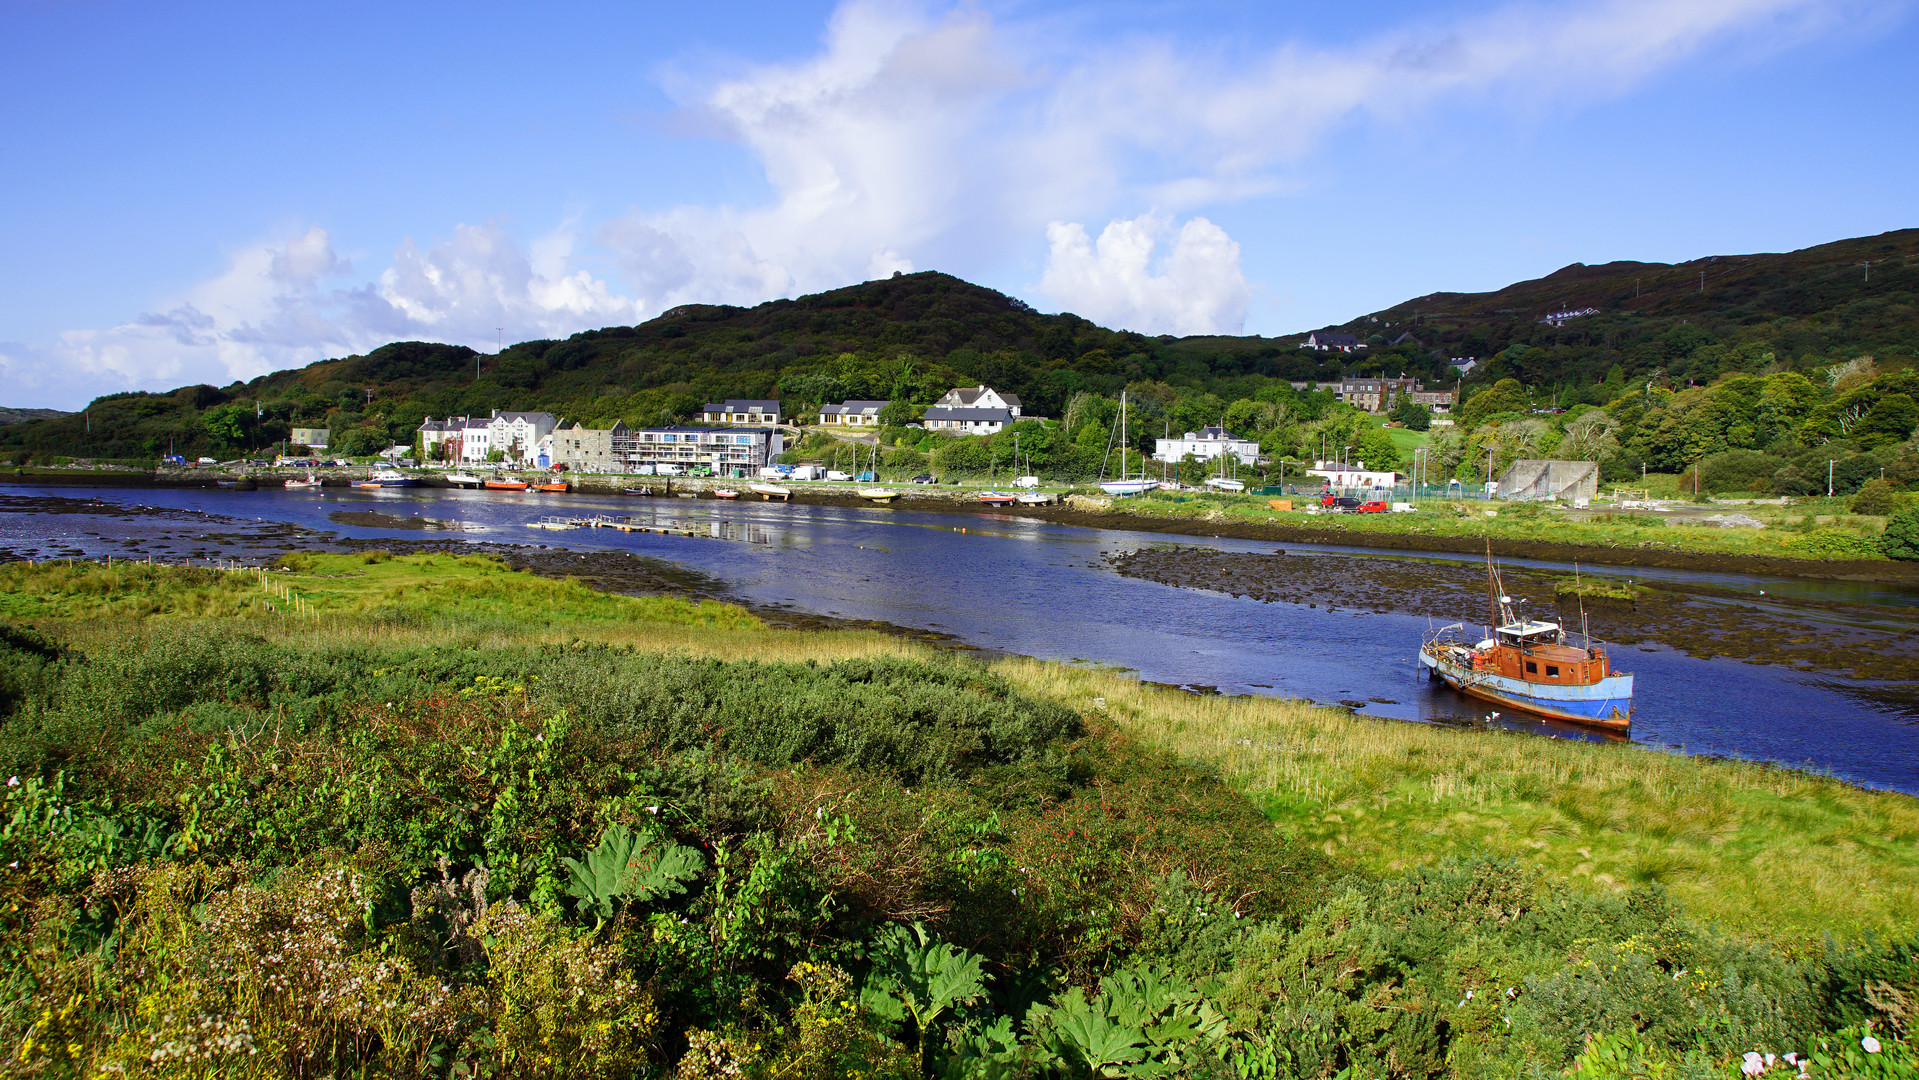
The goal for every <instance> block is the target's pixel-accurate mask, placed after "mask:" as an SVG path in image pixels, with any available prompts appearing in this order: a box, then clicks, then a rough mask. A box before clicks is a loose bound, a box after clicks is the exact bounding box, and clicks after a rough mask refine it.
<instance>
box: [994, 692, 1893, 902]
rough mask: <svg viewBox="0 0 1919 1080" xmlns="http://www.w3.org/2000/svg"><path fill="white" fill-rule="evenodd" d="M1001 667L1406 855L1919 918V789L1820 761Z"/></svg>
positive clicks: (1400, 863)
mask: <svg viewBox="0 0 1919 1080" xmlns="http://www.w3.org/2000/svg"><path fill="white" fill-rule="evenodd" d="M998 670H999V672H1000V673H1001V674H1002V675H1004V676H1005V677H1007V678H1008V679H1009V680H1010V681H1012V682H1013V683H1014V684H1015V685H1018V686H1021V687H1023V688H1025V689H1027V690H1029V691H1031V692H1033V693H1036V694H1039V695H1043V696H1047V697H1051V698H1054V699H1055V700H1059V701H1063V702H1065V703H1067V704H1068V705H1071V706H1073V707H1075V708H1079V709H1083V710H1087V711H1089V712H1092V713H1094V714H1103V715H1105V716H1107V717H1110V718H1111V722H1112V723H1114V724H1115V725H1117V726H1118V727H1120V728H1121V729H1122V730H1125V731H1128V732H1129V733H1132V734H1133V735H1135V736H1136V737H1138V738H1140V739H1141V740H1143V741H1145V742H1147V743H1148V744H1151V745H1156V746H1160V747H1164V748H1166V749H1169V750H1171V751H1173V752H1175V753H1178V754H1180V755H1182V756H1184V757H1187V758H1190V759H1193V760H1196V761H1200V762H1204V763H1207V764H1210V765H1212V766H1214V767H1216V768H1218V769H1219V770H1221V772H1222V774H1223V775H1225V776H1227V777H1229V778H1231V779H1232V780H1234V781H1235V782H1236V783H1238V784H1240V785H1241V786H1242V787H1243V788H1244V789H1245V790H1246V791H1247V793H1248V794H1249V795H1250V796H1251V797H1252V798H1254V799H1255V800H1256V801H1259V802H1260V803H1262V804H1263V805H1264V806H1265V808H1266V810H1267V812H1268V815H1269V816H1270V817H1271V818H1272V819H1273V821H1274V822H1275V823H1276V824H1277V826H1278V827H1279V828H1281V829H1283V830H1287V831H1289V832H1291V833H1293V834H1294V835H1296V836H1298V837H1300V838H1301V839H1305V840H1309V841H1311V842H1312V843H1314V844H1316V845H1317V846H1319V847H1320V848H1321V849H1322V850H1324V851H1326V852H1327V853H1328V854H1335V855H1345V856H1348V857H1350V858H1352V859H1354V860H1357V861H1358V862H1359V863H1360V865H1362V866H1364V867H1366V868H1367V869H1369V870H1372V871H1375V872H1381V873H1387V872H1392V871H1397V870H1403V869H1406V868H1408V867H1413V866H1419V865H1428V864H1434V863H1437V862H1440V861H1443V860H1445V859H1447V858H1448V857H1452V856H1468V855H1474V854H1480V853H1486V854H1492V855H1497V856H1505V857H1510V858H1514V859H1518V860H1520V861H1522V862H1523V863H1524V864H1526V865H1528V866H1532V867H1536V868H1538V869H1539V870H1541V871H1543V872H1544V873H1546V874H1548V875H1551V876H1554V877H1559V878H1563V879H1567V880H1571V881H1574V882H1579V883H1584V884H1586V885H1587V886H1588V887H1590V888H1592V889H1594V890H1597V891H1610V892H1619V891H1624V890H1626V889H1628V888H1630V887H1631V886H1632V885H1634V884H1635V883H1641V882H1646V883H1653V882H1656V883H1658V884H1661V885H1663V886H1665V887H1666V888H1667V889H1668V890H1670V891H1671V893H1672V894H1673V896H1675V897H1676V898H1677V899H1679V900H1680V901H1681V902H1682V903H1683V904H1685V906H1686V908H1687V909H1688V910H1689V911H1690V912H1692V913H1693V914H1695V915H1698V916H1701V917H1705V918H1709V919H1715V920H1718V921H1720V922H1722V923H1724V924H1725V925H1727V926H1731V927H1738V928H1741V929H1743V930H1746V931H1748V932H1751V933H1754V934H1759V935H1764V936H1769V937H1772V938H1775V939H1782V940H1783V939H1793V938H1803V937H1814V936H1817V935H1820V934H1822V933H1826V932H1831V933H1834V934H1836V935H1839V936H1841V937H1856V936H1858V935H1861V934H1863V933H1866V932H1869V931H1871V932H1886V931H1891V930H1895V929H1903V930H1906V931H1910V930H1911V929H1912V928H1914V927H1915V926H1919V904H1915V902H1914V899H1913V898H1914V897H1915V896H1919V801H1916V800H1914V799H1912V798H1910V797H1908V796H1905V795H1899V794H1894V793H1887V792H1875V791H1866V790H1862V789H1859V788H1855V787H1852V786H1850V785H1847V784H1844V783H1841V782H1839V781H1836V780H1831V779H1827V778H1824V777H1819V776H1815V775H1812V774H1809V773H1804V772H1799V771H1794V770H1787V769H1779V768H1772V767H1767V766H1763V765H1752V764H1745V763H1739V762H1727V761H1709V760H1702V759H1698V758H1685V757H1677V756H1670V755H1666V754H1661V753H1655V752H1652V751H1648V750H1645V749H1642V748H1639V747H1635V746H1623V745H1604V744H1595V743H1584V742H1574V741H1567V740H1559V741H1550V742H1548V741H1543V740H1540V739H1538V738H1536V737H1531V736H1521V735H1512V734H1500V733H1491V732H1476V731H1456V730H1450V729H1445V728H1437V727H1430V726H1425V725H1418V724H1408V723H1402V722H1397V721H1389V720H1374V719H1368V718H1365V717H1360V716H1355V715H1352V714H1349V713H1346V712H1344V711H1341V710H1333V709H1326V708H1321V707H1317V706H1313V705H1309V704H1306V703H1302V702H1289V701H1275V700H1270V699H1263V698H1223V697H1196V696H1193V695H1190V694H1184V693H1181V692H1178V691H1167V690H1158V689H1155V688H1151V687H1146V686H1142V685H1141V684H1140V683H1139V682H1138V680H1137V679H1134V678H1131V677H1128V676H1125V675H1121V674H1116V673H1112V672H1101V671H1093V670H1087V669H1082V668H1074V667H1067V666H1063V665H1059V664H1047V663H1039V662H1036V661H1030V660H1007V661H1004V662H1002V663H1001V664H1000V665H999V667H998Z"/></svg>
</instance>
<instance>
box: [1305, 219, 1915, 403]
mask: <svg viewBox="0 0 1919 1080" xmlns="http://www.w3.org/2000/svg"><path fill="white" fill-rule="evenodd" d="M1915 259H1919V229H1902V230H1899V231H1897V232H1888V233H1882V234H1880V235H1878V236H1869V237H1859V238H1856V239H1851V240H1840V241H1837V242H1834V243H1830V244H1821V245H1819V246H1817V247H1810V248H1805V249H1803V250H1800V251H1794V252H1788V253H1785V254H1755V255H1715V256H1710V257H1708V258H1703V259H1695V260H1693V261H1691V262H1683V263H1642V262H1613V263H1606V264H1604V265H1601V266H1587V265H1585V264H1584V263H1574V264H1573V265H1571V266H1568V267H1565V268H1564V269H1561V270H1558V271H1555V272H1554V273H1551V274H1548V275H1547V276H1545V277H1543V278H1537V279H1534V280H1531V281H1521V282H1518V283H1515V284H1512V285H1508V286H1506V287H1505V288H1503V289H1500V290H1498V291H1496V292H1489V293H1451V292H1440V293H1429V294H1427V295H1425V296H1421V297H1418V298H1416V299H1412V300H1408V301H1406V302H1404V303H1401V304H1396V305H1394V306H1392V307H1390V308H1387V309H1385V310H1383V311H1378V312H1374V313H1372V314H1371V315H1366V316H1362V317H1360V318H1358V319H1354V320H1353V321H1351V322H1349V323H1346V324H1344V325H1343V326H1339V327H1332V328H1329V329H1334V330H1339V331H1343V332H1347V333H1352V334H1356V335H1358V336H1359V337H1360V338H1361V339H1362V340H1371V341H1373V342H1374V343H1375V344H1380V345H1383V344H1385V343H1387V342H1389V341H1392V340H1394V339H1396V338H1398V337H1399V336H1400V335H1402V334H1406V333H1410V334H1411V335H1412V336H1413V338H1414V339H1415V340H1417V342H1418V343H1419V346H1420V347H1421V348H1424V349H1427V350H1436V351H1439V352H1441V353H1443V354H1444V355H1446V356H1448V357H1464V356H1473V357H1479V358H1481V360H1482V361H1486V360H1491V361H1493V362H1492V363H1491V364H1487V365H1485V366H1482V367H1481V368H1480V369H1479V370H1477V371H1475V372H1474V373H1473V376H1472V377H1471V378H1470V379H1469V380H1468V386H1469V387H1470V386H1471V385H1472V384H1473V383H1475V382H1480V383H1488V384H1489V383H1491V382H1494V381H1497V380H1498V379H1501V378H1516V379H1518V380H1519V381H1521V382H1523V383H1525V384H1527V385H1529V386H1534V387H1542V388H1559V389H1561V390H1562V391H1563V390H1572V389H1576V388H1578V387H1582V386H1583V387H1590V386H1593V385H1594V384H1597V383H1601V382H1603V381H1604V380H1605V379H1606V377H1607V375H1608V374H1609V373H1610V372H1611V370H1612V369H1613V368H1614V367H1615V366H1616V367H1618V368H1619V369H1620V374H1621V375H1622V376H1623V377H1624V379H1625V380H1626V381H1637V382H1640V383H1643V382H1644V381H1645V380H1646V379H1648V378H1655V379H1660V380H1671V381H1672V382H1674V383H1675V384H1676V385H1678V386H1682V387H1683V386H1685V385H1687V384H1688V383H1691V382H1698V383H1705V382H1709V381H1711V380H1712V379H1713V378H1715V377H1717V376H1719V375H1721V374H1723V373H1725V372H1728V371H1748V372H1753V373H1755V374H1757V373H1761V372H1764V371H1766V370H1768V369H1770V370H1804V369H1809V368H1812V367H1817V366H1823V365H1825V364H1829V363H1831V362H1832V361H1834V360H1849V359H1852V358H1854V357H1856V356H1860V355H1866V354H1871V355H1874V357H1875V359H1876V360H1877V361H1878V364H1879V366H1880V367H1881V368H1899V367H1907V366H1911V365H1912V363H1913V361H1914V360H1915V359H1919V264H1916V263H1915ZM1586 309H1592V313H1591V314H1584V315H1578V316H1575V317H1573V318H1569V319H1564V320H1560V321H1558V322H1557V323H1552V322H1546V321H1544V320H1545V319H1546V317H1547V316H1548V315H1550V314H1552V313H1554V312H1577V311H1583V310H1586ZM1589 400H1591V401H1592V402H1593V403H1594V404H1602V403H1603V402H1601V401H1600V400H1598V398H1597V396H1594V397H1591V398H1589ZM1563 403H1564V401H1563V398H1562V404H1563Z"/></svg>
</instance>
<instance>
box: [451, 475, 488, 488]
mask: <svg viewBox="0 0 1919 1080" xmlns="http://www.w3.org/2000/svg"><path fill="white" fill-rule="evenodd" d="M446 482H447V483H449V484H452V485H453V486H454V487H459V488H476V487H479V486H480V478H479V477H477V476H475V475H473V474H472V473H463V472H456V473H447V474H446Z"/></svg>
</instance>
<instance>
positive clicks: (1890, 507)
mask: <svg viewBox="0 0 1919 1080" xmlns="http://www.w3.org/2000/svg"><path fill="white" fill-rule="evenodd" d="M1897 508H1898V502H1897V501H1896V500H1895V499H1894V498H1893V494H1892V485H1891V484H1889V483H1887V482H1886V481H1884V480H1868V481H1866V482H1865V483H1864V484H1861V485H1860V486H1859V494H1857V495H1854V496H1853V497H1852V512H1853V513H1855V514H1870V515H1873V516H1884V515H1886V514H1890V513H1892V512H1893V511H1894V510H1895V509H1897Z"/></svg>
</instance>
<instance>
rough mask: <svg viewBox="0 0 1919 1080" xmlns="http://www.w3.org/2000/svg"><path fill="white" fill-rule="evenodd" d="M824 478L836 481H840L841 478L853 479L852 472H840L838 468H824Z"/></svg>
mask: <svg viewBox="0 0 1919 1080" xmlns="http://www.w3.org/2000/svg"><path fill="white" fill-rule="evenodd" d="M826 478H827V479H828V480H832V481H834V482H838V481H842V480H851V479H853V474H852V473H846V472H841V471H839V470H838V469H828V470H826Z"/></svg>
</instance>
